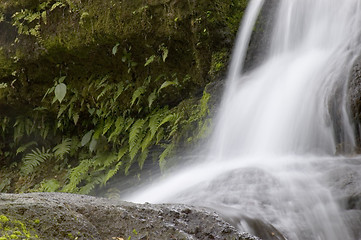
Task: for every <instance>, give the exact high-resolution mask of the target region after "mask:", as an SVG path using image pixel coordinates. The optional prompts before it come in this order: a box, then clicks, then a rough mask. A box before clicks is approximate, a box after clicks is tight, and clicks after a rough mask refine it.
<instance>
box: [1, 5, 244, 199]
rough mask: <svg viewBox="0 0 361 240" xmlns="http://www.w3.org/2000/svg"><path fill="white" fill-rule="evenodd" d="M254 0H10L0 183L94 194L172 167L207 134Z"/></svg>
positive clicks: (5, 20) (8, 187)
mask: <svg viewBox="0 0 361 240" xmlns="http://www.w3.org/2000/svg"><path fill="white" fill-rule="evenodd" d="M245 5H246V1H245V0H225V1H223V0H222V1H221V0H216V1H212V2H210V1H206V0H197V1H178V0H157V1H156V0H148V1H141V0H132V1H130V0H128V1H114V0H106V1H104V0H86V1H77V0H17V1H13V0H3V1H2V2H1V3H0V32H1V33H5V34H1V36H0V164H1V166H2V169H1V170H0V178H1V182H0V191H4V192H24V191H65V192H78V193H85V194H88V193H91V192H92V190H94V188H96V187H101V186H105V185H106V183H107V182H108V181H109V180H110V179H111V178H112V177H113V176H115V175H116V174H117V173H118V174H125V175H128V174H129V173H130V172H132V173H133V174H139V173H141V169H142V168H143V166H144V163H145V161H150V162H158V163H159V166H160V168H161V169H162V170H164V169H165V168H166V167H167V164H166V163H167V159H168V158H169V157H170V156H171V155H172V154H174V153H176V152H177V149H179V146H184V145H187V144H189V145H194V144H195V143H197V142H198V141H199V140H200V139H202V138H203V137H205V136H206V135H207V132H208V129H209V126H210V120H209V116H208V115H209V107H210V106H209V103H208V102H209V99H210V96H211V95H210V94H211V92H210V91H209V90H207V85H209V83H212V82H213V81H215V80H216V79H218V78H219V76H220V74H221V73H222V72H224V69H225V66H226V62H227V60H228V55H229V51H230V49H231V46H232V42H233V39H234V36H235V33H236V30H237V28H238V23H239V20H240V18H241V17H242V13H243V10H244V8H245ZM209 88H211V87H208V89H209ZM136 166H138V167H136Z"/></svg>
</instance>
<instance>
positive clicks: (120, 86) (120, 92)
mask: <svg viewBox="0 0 361 240" xmlns="http://www.w3.org/2000/svg"><path fill="white" fill-rule="evenodd" d="M117 89H118V90H117V92H116V93H115V95H114V101H116V100H117V99H118V98H119V96H120V95H121V94H122V93H123V91H124V85H123V83H122V82H121V83H119V84H117Z"/></svg>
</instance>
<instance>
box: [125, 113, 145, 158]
mask: <svg viewBox="0 0 361 240" xmlns="http://www.w3.org/2000/svg"><path fill="white" fill-rule="evenodd" d="M145 122H146V120H144V119H139V120H137V121H136V122H135V123H134V124H133V126H132V128H131V130H130V133H129V155H130V158H131V159H134V157H135V155H136V154H137V152H138V150H139V149H140V144H139V142H141V141H142V140H143V139H140V138H141V133H142V131H143V126H144V124H145ZM143 137H144V136H143Z"/></svg>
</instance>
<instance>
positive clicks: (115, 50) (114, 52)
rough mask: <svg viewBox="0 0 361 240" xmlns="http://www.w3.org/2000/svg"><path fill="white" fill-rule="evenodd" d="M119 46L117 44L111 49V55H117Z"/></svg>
mask: <svg viewBox="0 0 361 240" xmlns="http://www.w3.org/2000/svg"><path fill="white" fill-rule="evenodd" d="M119 45H120V44H119V43H117V44H115V46H114V47H113V49H112V54H113V55H115V54H117V52H118V47H119Z"/></svg>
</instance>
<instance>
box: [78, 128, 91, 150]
mask: <svg viewBox="0 0 361 240" xmlns="http://www.w3.org/2000/svg"><path fill="white" fill-rule="evenodd" d="M93 133H94V130H90V131H89V132H87V133H86V134H85V135H84V137H83V138H82V139H81V146H82V147H83V146H85V145H86V144H87V143H88V142H89V141H90V139H91V137H92V135H93Z"/></svg>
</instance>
